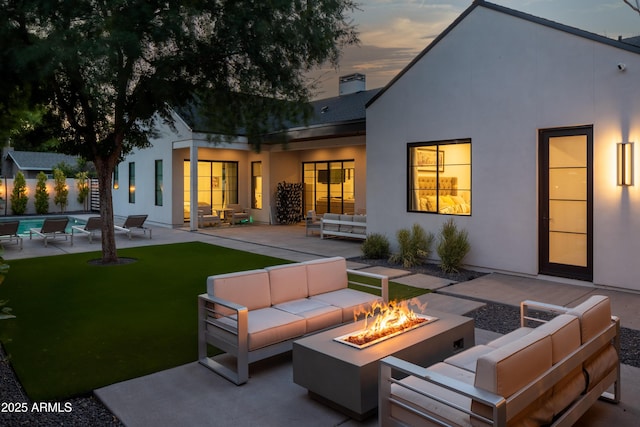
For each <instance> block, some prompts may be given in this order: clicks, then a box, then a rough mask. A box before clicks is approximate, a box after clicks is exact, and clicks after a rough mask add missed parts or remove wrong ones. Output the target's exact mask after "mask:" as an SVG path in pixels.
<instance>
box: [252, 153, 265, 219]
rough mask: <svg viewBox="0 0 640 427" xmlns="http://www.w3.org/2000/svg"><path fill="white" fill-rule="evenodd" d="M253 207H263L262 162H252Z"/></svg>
mask: <svg viewBox="0 0 640 427" xmlns="http://www.w3.org/2000/svg"><path fill="white" fill-rule="evenodd" d="M251 209H262V162H251Z"/></svg>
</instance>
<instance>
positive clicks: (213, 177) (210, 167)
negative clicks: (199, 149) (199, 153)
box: [184, 160, 238, 221]
mask: <svg viewBox="0 0 640 427" xmlns="http://www.w3.org/2000/svg"><path fill="white" fill-rule="evenodd" d="M190 163H191V162H190V161H189V160H185V161H184V220H185V221H188V220H189V218H190V216H191V214H190V210H191V189H190V187H191V186H190V182H191V175H190V174H191V169H190ZM230 203H238V163H237V162H217V161H210V160H199V161H198V204H205V205H209V206H211V207H212V208H213V209H216V210H220V209H224V208H226V207H227V205H228V204H230Z"/></svg>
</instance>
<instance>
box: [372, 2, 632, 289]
mask: <svg viewBox="0 0 640 427" xmlns="http://www.w3.org/2000/svg"><path fill="white" fill-rule="evenodd" d="M632 43H633V40H629V41H628V42H625V41H624V40H612V39H609V38H606V37H602V36H599V35H596V34H592V33H589V32H585V31H582V30H578V29H575V28H571V27H568V26H565V25H561V24H558V23H556V22H552V21H548V20H545V19H541V18H537V17H534V16H531V15H528V14H525V13H521V12H518V11H515V10H511V9H507V8H505V7H502V6H498V5H494V4H491V3H487V2H484V1H474V3H473V4H472V5H471V6H470V7H469V8H468V9H467V10H466V11H465V12H464V13H463V14H462V15H461V16H460V17H459V18H458V19H457V20H456V21H455V22H453V24H452V25H451V26H449V27H448V28H447V29H446V30H445V31H444V32H443V33H442V34H441V35H439V36H438V37H437V38H436V39H435V40H434V41H433V42H432V43H431V44H430V45H429V46H428V47H427V48H426V49H425V50H424V51H423V52H422V53H421V54H419V55H418V57H416V58H415V59H414V60H413V61H412V62H411V63H410V64H409V65H408V66H407V67H406V68H405V69H404V70H403V71H402V72H401V73H400V74H399V75H398V76H396V77H395V78H394V79H393V80H392V81H391V82H390V83H389V84H388V85H387V86H386V87H385V88H383V89H382V90H381V91H380V92H379V93H378V94H377V95H376V96H375V97H374V98H373V99H372V100H371V101H370V102H369V104H368V105H367V187H368V188H369V189H375V192H371V193H370V194H369V195H368V197H367V230H368V231H369V232H379V233H384V234H386V235H387V236H388V237H389V238H390V240H392V241H395V233H396V232H397V230H398V229H400V228H403V227H405V228H408V227H410V226H411V225H412V224H414V223H418V224H421V225H422V226H423V227H424V228H425V229H426V230H428V231H432V232H434V233H437V232H438V231H439V229H440V227H441V225H442V224H443V223H444V222H445V221H446V220H448V219H450V218H453V219H454V220H455V222H456V223H457V225H458V226H459V227H460V228H462V229H465V230H467V231H468V233H469V240H470V243H471V252H470V253H469V254H468V256H467V257H466V259H465V262H466V263H468V264H469V265H470V266H473V267H482V268H486V269H490V270H492V271H505V272H515V273H519V274H524V275H532V276H537V275H540V276H543V277H547V276H556V277H565V278H574V279H579V280H583V281H586V282H592V283H594V284H598V285H607V286H614V287H620V288H627V289H632V290H640V281H639V280H638V277H640V263H638V262H637V259H638V254H639V253H640V238H639V233H640V180H639V179H638V177H637V176H634V175H635V174H634V173H633V170H634V169H635V170H638V169H637V167H638V159H639V155H640V150H638V143H640V84H639V82H640V47H638V46H636V45H633V44H632ZM618 143H634V144H633V145H618ZM627 147H631V150H629V151H630V152H629V151H627V150H626V149H627ZM618 150H620V153H621V154H622V153H624V152H626V153H627V155H628V156H630V161H629V163H628V165H627V169H625V168H624V167H623V166H622V165H618V161H619V160H623V158H622V157H623V156H622V155H619V154H618ZM629 167H631V168H632V169H631V170H629ZM619 174H622V175H628V176H627V179H630V181H629V182H626V183H625V182H621V181H622V180H621V178H623V177H620V182H619V179H618V175H619ZM628 184H630V185H628Z"/></svg>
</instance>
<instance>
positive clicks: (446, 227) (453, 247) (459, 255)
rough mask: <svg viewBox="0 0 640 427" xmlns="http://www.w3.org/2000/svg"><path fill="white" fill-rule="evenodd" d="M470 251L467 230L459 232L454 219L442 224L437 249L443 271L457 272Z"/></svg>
mask: <svg viewBox="0 0 640 427" xmlns="http://www.w3.org/2000/svg"><path fill="white" fill-rule="evenodd" d="M469 250H471V245H470V244H469V237H468V234H467V231H466V230H458V227H457V226H456V223H455V221H454V220H453V218H451V219H449V220H448V221H447V222H445V223H444V224H442V229H441V231H440V241H439V243H438V248H437V251H438V256H439V257H440V268H441V269H442V271H444V272H445V273H455V272H457V271H458V270H459V269H460V267H461V266H462V260H463V259H464V257H465V256H466V255H467V254H468V253H469Z"/></svg>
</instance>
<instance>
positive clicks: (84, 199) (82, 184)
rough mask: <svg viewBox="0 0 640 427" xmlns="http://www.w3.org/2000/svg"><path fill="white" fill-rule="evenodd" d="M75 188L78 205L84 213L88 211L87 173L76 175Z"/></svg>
mask: <svg viewBox="0 0 640 427" xmlns="http://www.w3.org/2000/svg"><path fill="white" fill-rule="evenodd" d="M76 188H77V189H78V203H80V204H81V205H82V206H83V207H84V210H85V211H88V210H89V173H88V172H78V173H77V174H76Z"/></svg>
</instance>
